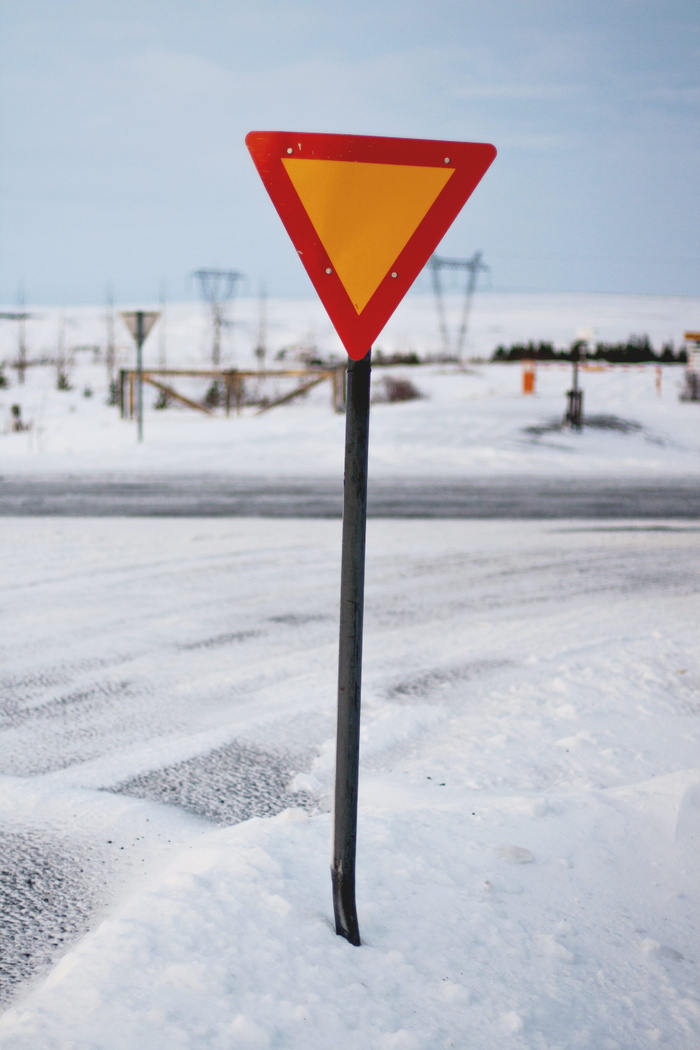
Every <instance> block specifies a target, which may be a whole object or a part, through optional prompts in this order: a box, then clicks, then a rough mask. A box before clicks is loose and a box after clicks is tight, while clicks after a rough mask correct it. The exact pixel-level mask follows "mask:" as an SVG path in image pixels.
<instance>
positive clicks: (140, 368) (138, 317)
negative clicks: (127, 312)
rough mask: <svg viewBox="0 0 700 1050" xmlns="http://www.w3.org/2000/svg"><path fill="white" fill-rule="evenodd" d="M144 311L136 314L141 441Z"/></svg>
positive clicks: (137, 401)
mask: <svg viewBox="0 0 700 1050" xmlns="http://www.w3.org/2000/svg"><path fill="white" fill-rule="evenodd" d="M143 340H144V333H143V311H142V310H139V311H138V312H137V314H136V371H137V373H138V384H137V390H136V418H137V420H138V435H139V441H143V352H142V348H143Z"/></svg>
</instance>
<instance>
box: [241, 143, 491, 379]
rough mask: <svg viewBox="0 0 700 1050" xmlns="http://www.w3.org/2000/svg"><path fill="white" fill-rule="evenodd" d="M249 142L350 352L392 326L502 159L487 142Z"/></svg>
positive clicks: (359, 353)
mask: <svg viewBox="0 0 700 1050" xmlns="http://www.w3.org/2000/svg"><path fill="white" fill-rule="evenodd" d="M246 145H247V147H248V149H249V151H250V154H251V156H252V158H253V162H254V164H255V166H256V168H257V169H258V172H259V174H260V177H261V179H262V181H263V184H264V186H265V188H266V190H267V192H268V193H269V195H270V197H271V199H272V203H273V204H274V206H275V208H276V209H277V211H278V213H279V216H280V218H281V220H282V222H283V224H284V226H285V228H286V230H287V233H288V234H289V236H290V238H291V240H292V242H293V244H294V247H295V248H296V250H297V252H298V255H299V258H300V260H301V262H302V263H303V265H304V267H305V269H306V272H307V273H308V275H309V277H310V278H311V283H312V284H313V286H314V288H315V289H316V291H317V293H318V295H319V298H320V299H321V302H322V303H323V305H324V307H325V308H326V311H327V313H328V315H329V317H330V319H331V321H332V322H333V325H334V327H335V329H336V331H337V332H338V335H339V336H340V339H341V341H342V343H343V345H344V346H345V349H346V350H347V352H348V354H349V356H350V357H351V358H352V359H353V360H360V359H361V358H363V357H364V356H365V354H366V353H367V352H368V350H369V349H370V347H371V346H372V343H373V341H374V340H375V338H376V337H377V336H378V335H379V333H380V332H381V330H382V329H383V328H384V326H385V325H386V323H387V321H388V320H389V318H390V317H391V315H392V314H393V313H394V310H395V309H396V307H397V306H398V305H399V303H400V302H401V300H402V299H403V298H404V296H405V295H406V292H407V291H408V290H409V288H410V287H411V285H412V284H413V282H414V281H415V279H416V277H417V276H418V274H419V273H420V271H421V270H422V269H423V267H424V266H425V264H426V262H427V261H428V259H429V258H430V256H431V255H432V254H433V252H434V251H435V249H436V248H437V246H438V244H439V243H440V241H441V240H442V238H443V236H444V235H445V233H446V232H447V230H448V229H449V227H450V226H451V225H452V223H453V222H454V220H455V218H456V217H457V215H458V214H459V212H460V211H461V209H462V207H463V206H464V204H465V203H466V201H467V200H468V199H469V197H470V196H471V195H472V193H473V192H474V190H475V189H476V187H477V185H478V184H479V182H480V181H481V179H482V177H483V176H484V174H485V173H486V171H487V169H488V168H489V166H490V165H491V163H492V162H493V159H494V157H495V156H496V150H495V148H494V147H493V146H491V145H489V144H487V143H483V142H440V141H433V140H425V139H397V138H377V137H370V136H366V135H321V134H306V133H300V132H284V131H251V132H250V134H249V135H248V136H247V137H246Z"/></svg>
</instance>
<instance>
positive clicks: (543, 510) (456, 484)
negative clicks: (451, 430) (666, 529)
mask: <svg viewBox="0 0 700 1050" xmlns="http://www.w3.org/2000/svg"><path fill="white" fill-rule="evenodd" d="M341 513H342V482H341V480H340V479H338V480H334V479H323V478H321V479H310V478H260V479H256V478H236V477H230V476H216V475H213V476H206V475H204V476H191V475H189V476H181V477H168V476H153V477H142V478H100V477H85V476H80V477H51V478H42V477H36V478H26V477H25V478H15V477H4V478H3V477H2V476H1V475H0V516H4V517H7V516H58V517H185V518H187V517H209V518H226V517H269V518H290V517H294V518H295V517H300V518H336V517H340V516H341ZM369 515H370V516H371V517H393V518H423V517H425V518H539V519H547V518H550V519H556V518H574V519H575V518H579V519H582V518H588V519H590V518H602V519H615V518H617V519H630V518H646V519H654V518H676V519H697V518H700V482H699V481H698V480H697V479H695V478H674V479H672V480H663V479H654V480H639V479H637V478H624V477H612V478H606V479H602V480H601V479H596V478H580V477H579V478H563V477H547V478H544V477H539V478H538V477H497V478H462V479H458V480H454V479H450V478H432V479H424V478H407V479H401V480H382V479H379V480H371V479H370V485H369Z"/></svg>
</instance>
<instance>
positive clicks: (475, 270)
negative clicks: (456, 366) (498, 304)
mask: <svg viewBox="0 0 700 1050" xmlns="http://www.w3.org/2000/svg"><path fill="white" fill-rule="evenodd" d="M429 265H430V270H431V274H432V278H433V291H434V292H435V302H436V305H437V312H438V323H439V325H440V335H441V337H442V349H443V353H444V355H445V357H449V356H450V350H451V347H450V333H449V330H448V327H447V315H446V312H445V300H444V297H443V293H442V278H441V273H442V271H443V270H464V271H465V272H466V274H467V280H466V284H465V287H464V303H463V306H462V319H461V321H460V325H459V329H458V331H457V340H456V343H455V347H454V356H455V357H456V358H457V360H458V361H461V359H462V353H463V351H464V347H465V344H466V341H467V328H468V326H469V313H470V310H471V305H472V299H473V298H474V291H475V289H476V282H477V280H478V278H479V274H480V273H481V272H482V271H486V270H488V269H489V267H488V266H486V265H484V263H483V262H482V253H481V252H474V254H473V255H472V257H471V259H445V258H443V257H442V256H440V255H431V257H430V260H429Z"/></svg>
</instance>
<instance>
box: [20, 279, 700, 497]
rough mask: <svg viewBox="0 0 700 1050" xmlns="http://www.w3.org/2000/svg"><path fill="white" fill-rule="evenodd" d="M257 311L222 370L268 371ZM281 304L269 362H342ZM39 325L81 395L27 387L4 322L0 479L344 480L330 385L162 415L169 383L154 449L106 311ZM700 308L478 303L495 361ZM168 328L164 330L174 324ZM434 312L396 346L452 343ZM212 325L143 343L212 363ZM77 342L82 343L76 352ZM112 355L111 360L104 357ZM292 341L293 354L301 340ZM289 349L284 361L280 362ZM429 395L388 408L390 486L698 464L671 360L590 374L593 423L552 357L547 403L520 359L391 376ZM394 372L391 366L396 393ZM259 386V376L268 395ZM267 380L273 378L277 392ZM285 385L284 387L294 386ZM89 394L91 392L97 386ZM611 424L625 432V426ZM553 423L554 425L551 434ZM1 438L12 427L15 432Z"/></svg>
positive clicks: (396, 334) (273, 316) (148, 350)
mask: <svg viewBox="0 0 700 1050" xmlns="http://www.w3.org/2000/svg"><path fill="white" fill-rule="evenodd" d="M459 305H460V304H459V301H458V300H457V299H454V298H453V299H452V300H451V306H452V314H451V319H450V322H451V325H452V326H454V325H456V324H457V321H458V316H459ZM257 309H258V304H257V303H256V302H254V301H250V300H247V301H244V302H240V303H237V304H235V305H234V308H233V317H234V318H238V319H239V322H238V323H234V325H233V327H232V328H231V329H226V330H225V333H224V347H223V363H224V364H225V365H227V366H232V365H234V364H235V365H236V366H237V367H239V368H251V367H257V362H256V359H255V357H254V355H253V347H254V345H255V340H256V335H257V334H258V333H257V328H256V324H257V322H256V311H257ZM267 311H268V343H269V353H268V356H267V360H266V364H267V366H268V367H270V368H276V369H281V368H284V367H289V366H290V365H291V366H297V367H298V364H299V360H298V355H299V354H300V353H301V354H303V353H304V351H305V350H307V349H308V348H309V347H310V346H311V347H316V348H317V349H318V350H319V351H320V352H321V353H322V354H324V355H325V357H326V358H327V357H328V356H331V357H333V355H335V358H336V359H337V360H338V361H340V360H341V359H342V356H341V352H340V348H339V346H338V343H337V339H336V338H335V337H334V336H332V335H331V333H330V332H329V325H328V322H327V321H326V322H324V321H323V319H322V316H321V314H322V310H321V307H320V306H319V305H318V304H316V303H314V302H313V301H309V302H307V301H305V300H299V301H293V302H286V303H285V302H281V301H271V302H270V303H269V304H268V307H267ZM36 313H37V314H38V315H39V319H37V320H32V321H28V322H27V328H26V339H27V345H28V356H29V358H30V359H32V358H34V359H37V358H41V357H42V355H43V356H45V357H46V358H51V357H52V356H54V357H55V355H56V340H57V338H58V336H57V331H59V330H60V331H61V332H62V333H63V334H62V336H61V338H62V339H63V345H64V353H63V356H64V357H66V358H68V359H72V366H71V367H70V368H69V376H70V384H71V385H72V389H71V390H63V391H58V390H56V371H55V368H53V367H52V366H51V365H49V364H46V365H37V366H35V367H32V368H30V369H29V370H28V372H27V380H26V383H25V384H24V385H19V384H18V383H17V381H16V373H15V370H14V369H13V368H12V367H11V365H10V362H11V361H12V360H14V359H15V357H16V331H15V329H16V324H15V323H11V322H5V323H4V327H3V328H2V329H0V334H2V338H3V342H2V343H1V344H0V360H3V359H4V360H5V361H6V362H7V363H6V366H5V374H6V376H7V378H8V380H10V383H11V385H10V386H9V387H7V388H5V389H0V476H1V475H5V476H8V475H12V476H30V475H31V476H37V475H51V476H66V475H71V474H88V475H91V476H97V475H102V476H112V477H113V476H118V475H125V476H129V477H133V476H134V475H143V474H170V475H173V474H190V475H191V474H218V475H225V474H229V475H236V476H249V477H283V476H287V477H309V476H314V477H328V478H337V477H338V476H339V475H340V473H341V472H342V458H343V439H344V438H343V436H344V420H343V418H342V416H339V415H337V414H336V413H334V412H333V411H332V407H331V388H330V382H329V381H325V382H324V383H323V384H321V385H320V386H318V387H316V388H315V389H314V390H313V391H311V392H310V393H309V395H308V396H307V397H306V398H304V399H303V400H301V401H296V402H292V403H290V404H288V405H286V406H282V407H280V408H277V409H273V410H271V411H270V412H268V413H266V414H264V415H257V414H256V413H257V409H255V408H254V407H252V406H249V407H244V408H243V409H242V412H241V414H240V415H236V416H232V417H231V418H229V419H226V418H224V416H223V411H222V410H218V415H217V416H216V417H215V418H207V417H205V416H203V415H201V414H200V413H198V412H196V411H193V410H191V409H187V408H177V407H171V408H169V409H167V410H166V411H157V410H155V409H154V407H153V406H154V404H155V402H156V400H157V397H158V394H157V391H156V390H155V389H154V388H153V387H150V386H146V388H145V401H144V403H145V419H144V442H143V444H142V445H138V444H137V441H136V425H135V423H134V422H133V421H125V420H122V419H120V418H119V412H118V409H117V408H116V407H114V406H107V405H106V400H107V371H106V367H105V363H104V348H105V319H104V311H103V310H102V311H101V310H98V309H96V308H92V309H89V310H88V309H87V308H83V309H82V311H81V310H79V309H75V310H72V311H65V313H64V314H63V315H59V314H58V313H57V312H56V311H55V310H54V311H53V313H52V312H51V311H48V310H47V311H42V310H41V309H40V308H37V310H36ZM62 317H63V320H62V319H61V318H62ZM699 317H700V300H694V299H668V298H661V297H659V298H658V299H655V298H653V297H642V296H640V297H634V296H532V297H526V296H507V295H500V296H499V295H496V294H495V293H493V294H491V295H488V294H484V295H480V296H477V298H476V299H475V303H474V312H473V318H472V326H471V329H470V330H471V332H472V335H471V337H470V348H469V349H470V353H471V354H472V355H474V354H476V355H477V356H481V357H482V358H484V359H488V358H489V357H490V355H491V353H492V352H493V350H494V349H495V346H496V345H497V343H498V342H501V341H502V342H505V343H507V344H510V343H511V342H514V341H516V340H519V341H523V340H527V339H530V338H532V339H534V340H540V339H551V340H553V341H554V342H555V343H556V345H557V346H561V347H567V346H569V345H570V343H571V341H572V340H573V339H574V338H576V335H577V333H578V332H580V330H581V327H580V326H581V325H584V326H587V330H588V331H594V332H595V333H596V334H595V337H594V338H595V339H601V340H606V341H609V342H610V341H617V340H626V339H627V338H628V337H629V336H630V334H633V333H636V334H648V335H649V337H650V339H651V340H652V343H653V345H654V346H655V347H656V348H657V349H661V347H662V345H663V344H664V343H668V342H672V343H674V345H675V347H676V349H679V348H680V347H681V345H682V343H683V332H684V331H685V330H686V329H689V328H695V329H697V328H698V327H700V322H699V321H698V318H699ZM158 324H160V322H159V323H158ZM116 333H117V359H118V360H117V363H118V365H119V366H120V367H134V360H135V351H134V348H133V345H130V342H129V337H128V334H127V332H126V329H125V328H123V326H122V323H121V321H119V319H117V328H116ZM437 335H438V332H437V323H436V314H435V305H434V303H433V301H432V299H431V298H429V297H427V296H423V297H421V296H415V297H413V298H411V299H409V300H407V301H406V302H405V303H404V304H402V307H401V308H400V310H399V311H397V314H396V315H395V318H394V320H393V321H392V322H391V323H390V325H389V326H388V328H387V330H386V332H385V333H384V336H383V337H382V339H381V340H380V344H381V346H383V348H384V350H385V352H386V353H390V352H393V351H397V350H401V351H403V352H408V351H417V352H419V353H420V354H421V355H430V354H431V353H433V352H435V351H437V350H438V349H439V346H438V338H437ZM210 338H211V337H210V333H209V330H208V325H207V321H206V317H205V316H204V315H203V313H202V308H201V307H199V306H197V305H196V304H195V305H192V304H189V305H188V304H184V305H180V306H176V305H174V306H171V307H169V308H168V311H167V314H166V317H165V321H164V324H163V328H162V329H161V330H160V331H159V327H158V325H156V327H154V329H153V331H152V332H151V334H150V336H149V338H148V340H147V342H146V344H145V347H144V361H145V365H146V367H156V366H157V365H158V364H159V362H160V361H162V360H165V363H166V364H167V365H168V366H170V367H178V368H183V367H189V368H191V367H196V368H203V367H207V366H208V365H209V364H210V356H209V349H208V348H209V346H210V342H209V341H210ZM81 346H82V347H83V349H74V351H73V352H72V355H71V353H70V352H69V351H70V348H71V347H73V348H75V347H81ZM91 347H96V348H97V353H95V351H94V350H92V349H90V348H91ZM285 347H286V350H285ZM281 350H284V352H285V358H284V359H283V360H278V359H277V358H278V355H279V353H280V351H281ZM390 372H391V374H392V375H393V376H395V377H399V378H408V379H410V380H411V381H412V382H413V383H414V385H415V386H416V387H417V389H418V391H419V392H420V393H421V394H422V395H423V397H422V398H420V399H418V400H415V401H410V402H405V403H402V404H377V405H375V407H374V409H373V412H372V424H371V446H370V457H371V463H370V470H371V476H372V477H376V478H380V477H381V478H400V477H435V476H441V477H456V476H465V475H478V476H481V477H483V476H487V475H494V474H499V475H516V474H519V475H523V474H541V475H551V474H556V475H558V476H565V475H567V474H575V475H579V476H596V477H598V476H601V475H605V476H610V475H617V476H620V475H629V476H637V477H647V478H648V477H661V478H663V477H674V476H678V475H689V474H690V475H696V474H697V473H698V470H700V422H699V419H698V416H699V413H698V405H697V404H688V403H683V402H681V401H679V393H680V390H681V388H682V385H683V368H682V367H679V366H666V367H664V368H663V369H662V370H661V372H660V373H657V369H656V367H655V366H649V365H640V366H630V367H627V368H614V369H607V370H603V371H600V370H596V369H594V368H593V367H592V366H591V368H590V369H588V370H584V371H583V372H582V375H581V385H582V388H583V391H584V413H585V414H586V415H587V416H588V417H589V418H590V419H591V421H596V420H597V424H598V425H595V426H589V427H587V428H586V429H585V430H584V432H583V433H581V434H577V433H571V432H569V431H561V430H559V429H557V428H558V425H559V424H560V423H561V420H562V417H563V414H564V408H565V395H566V391H567V390H568V389H569V387H570V385H571V366H570V365H568V364H562V365H559V364H547V365H542V366H540V367H538V370H537V377H536V387H535V395H534V396H533V397H523V396H522V368H521V366H520V365H519V364H510V365H508V364H505V365H492V364H485V363H472V364H470V365H469V367H468V368H467V369H466V370H465V369H460V368H458V367H456V366H449V365H448V366H439V365H432V366H421V367H420V368H411V367H408V368H407V367H404V368H392V369H391V370H390ZM386 374H388V370H385V369H375V370H374V375H373V382H374V388H375V391H376V393H378V394H381V391H382V382H383V378H382V377H383V376H385V375H386ZM171 382H172V384H173V385H174V386H175V387H176V388H177V389H178V390H179V391H180V392H182V393H184V394H185V395H186V396H189V397H191V398H194V399H201V398H202V397H203V396H204V394H205V392H206V389H207V385H208V382H207V380H206V379H201V380H189V381H188V380H182V379H180V380H177V379H173V380H171ZM256 384H257V381H256V380H251V381H250V382H249V386H250V388H251V392H252V393H255V387H256ZM261 389H262V388H261ZM286 389H287V387H284V388H282V387H280V388H279V390H278V389H277V388H276V386H275V383H274V382H270V383H269V384H268V385H267V386H266V387H265V389H264V391H263V392H264V393H266V394H268V396H274V395H275V394H276V393H282V392H284V390H286ZM86 392H89V393H90V394H91V396H85V395H86ZM15 404H18V405H19V406H20V409H21V414H22V418H23V420H25V422H26V423H30V424H31V429H29V430H27V431H25V432H22V433H12V432H8V429H9V427H10V423H11V407H12V405H15ZM611 421H612V429H611V426H610V424H611ZM552 428H554V429H552ZM3 430H4V431H5V432H4V433H3Z"/></svg>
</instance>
